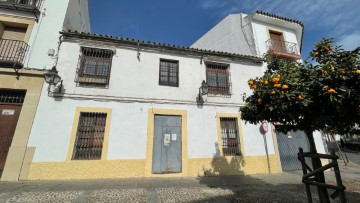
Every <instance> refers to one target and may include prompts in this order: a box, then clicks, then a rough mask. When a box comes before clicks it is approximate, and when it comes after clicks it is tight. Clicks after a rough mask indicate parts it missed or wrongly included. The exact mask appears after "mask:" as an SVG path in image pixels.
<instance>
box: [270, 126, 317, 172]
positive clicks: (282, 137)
mask: <svg viewBox="0 0 360 203" xmlns="http://www.w3.org/2000/svg"><path fill="white" fill-rule="evenodd" d="M276 137H277V141H278V145H279V154H280V161H281V167H282V170H283V171H291V170H300V169H301V163H300V161H299V160H298V158H297V153H298V152H299V148H300V147H301V148H303V150H304V152H308V151H309V144H308V140H307V137H306V134H305V133H304V132H303V131H296V132H293V131H291V132H288V133H287V134H284V133H277V136H276ZM305 161H306V162H307V164H308V165H309V166H310V167H312V165H311V160H308V159H306V160H305Z"/></svg>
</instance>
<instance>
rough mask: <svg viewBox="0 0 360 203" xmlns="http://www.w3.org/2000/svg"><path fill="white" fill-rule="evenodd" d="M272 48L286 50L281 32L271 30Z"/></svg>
mask: <svg viewBox="0 0 360 203" xmlns="http://www.w3.org/2000/svg"><path fill="white" fill-rule="evenodd" d="M269 33H270V39H271V49H273V50H275V51H280V52H286V47H285V42H284V38H283V35H282V33H281V32H275V31H272V30H270V31H269Z"/></svg>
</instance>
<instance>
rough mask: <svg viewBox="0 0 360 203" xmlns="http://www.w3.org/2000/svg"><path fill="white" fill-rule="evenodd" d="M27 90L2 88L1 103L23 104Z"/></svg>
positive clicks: (0, 91)
mask: <svg viewBox="0 0 360 203" xmlns="http://www.w3.org/2000/svg"><path fill="white" fill-rule="evenodd" d="M25 95H26V91H25V90H7V89H2V90H0V104H22V103H24V100H25Z"/></svg>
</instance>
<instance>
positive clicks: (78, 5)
mask: <svg viewBox="0 0 360 203" xmlns="http://www.w3.org/2000/svg"><path fill="white" fill-rule="evenodd" d="M63 29H68V30H77V31H79V32H90V17H89V9H88V1H87V0H85V1H84V0H70V2H69V6H68V9H67V12H66V16H65V20H64V25H63Z"/></svg>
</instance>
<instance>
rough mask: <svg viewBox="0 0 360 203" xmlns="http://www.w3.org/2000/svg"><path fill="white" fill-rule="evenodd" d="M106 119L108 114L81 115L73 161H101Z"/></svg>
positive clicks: (88, 113) (90, 113)
mask: <svg viewBox="0 0 360 203" xmlns="http://www.w3.org/2000/svg"><path fill="white" fill-rule="evenodd" d="M106 118H107V114H106V113H96V112H81V113H80V118H79V123H78V129H77V133H76V139H75V143H74V151H73V156H72V160H100V159H101V154H102V149H103V142H104V134H105V127H106Z"/></svg>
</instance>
